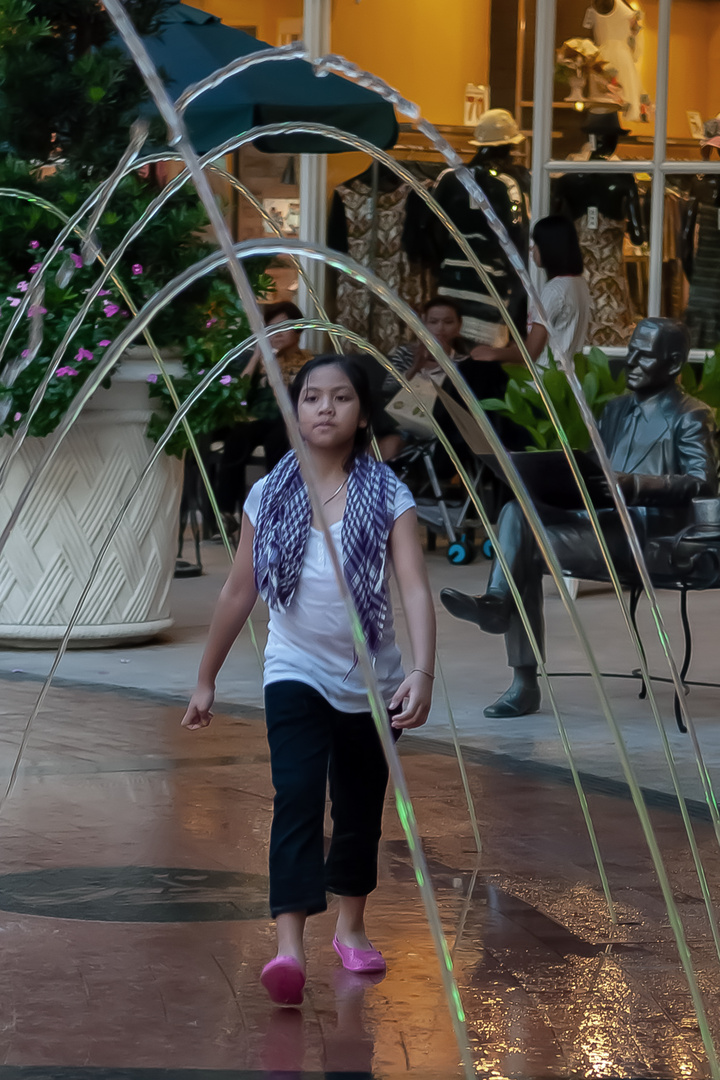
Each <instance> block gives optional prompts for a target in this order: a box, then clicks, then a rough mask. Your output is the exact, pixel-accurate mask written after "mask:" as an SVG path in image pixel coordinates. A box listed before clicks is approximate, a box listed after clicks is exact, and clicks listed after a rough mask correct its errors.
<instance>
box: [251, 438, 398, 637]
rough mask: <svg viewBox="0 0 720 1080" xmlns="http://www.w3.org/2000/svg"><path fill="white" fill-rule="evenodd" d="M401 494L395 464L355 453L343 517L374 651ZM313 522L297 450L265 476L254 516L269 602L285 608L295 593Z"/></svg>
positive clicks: (257, 566)
mask: <svg viewBox="0 0 720 1080" xmlns="http://www.w3.org/2000/svg"><path fill="white" fill-rule="evenodd" d="M396 492H397V477H396V476H395V474H394V473H393V471H392V469H390V468H389V467H388V466H387V465H383V464H382V463H380V462H378V461H375V460H374V459H373V458H371V457H368V456H367V455H366V454H362V455H360V456H359V457H357V458H356V459H355V462H354V464H353V467H352V469H351V472H350V476H349V478H348V490H347V501H346V504H345V514H344V516H343V520H342V532H341V538H342V553H343V572H344V574H345V580H346V582H347V585H348V588H349V590H350V595H351V596H352V598H353V603H354V604H355V608H356V610H357V613H358V615H359V617H360V624H361V626H362V628H363V633H364V634H365V639H366V641H367V644H368V649H369V650H370V653H371V654H372V655H373V656H375V655H376V654H377V651H378V648H379V646H380V641H381V638H382V632H383V627H384V625H385V618H386V616H387V610H388V594H387V587H386V584H385V565H386V558H387V542H388V537H389V536H390V530H391V529H392V526H393V520H394V517H393V515H394V509H395V497H396ZM311 521H312V509H311V506H310V498H309V496H308V491H307V487H306V486H305V481H304V480H303V478H302V475H301V473H300V466H299V465H298V461H297V458H296V456H295V452H294V451H292V450H291V451H290V453H289V454H286V455H285V457H284V458H283V459H282V461H281V462H280V463H279V464H278V465H276V466H275V468H274V469H273V471H272V472H271V473H270V475H269V476H268V478H267V480H266V481H265V483H264V485H263V489H262V493H261V496H260V506H259V509H258V515H257V519H256V522H255V537H254V540H253V563H254V570H255V584H256V585H257V589H258V592H259V593H260V595H261V596H262V598H263V600H264V601H265V602H266V604H267V605H268V607H270V608H275V609H279V610H281V611H282V610H284V609H285V608H287V606H288V605H289V604H290V602H291V600H292V598H293V596H294V594H295V589H296V588H297V583H298V579H299V577H300V571H301V569H302V564H303V558H304V555H305V546H306V544H307V540H308V536H309V534H310V522H311Z"/></svg>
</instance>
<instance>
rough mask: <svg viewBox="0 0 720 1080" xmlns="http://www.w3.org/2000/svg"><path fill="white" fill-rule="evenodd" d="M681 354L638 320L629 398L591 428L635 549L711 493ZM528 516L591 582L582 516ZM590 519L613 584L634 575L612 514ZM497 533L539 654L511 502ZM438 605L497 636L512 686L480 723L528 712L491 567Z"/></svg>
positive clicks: (536, 607)
mask: <svg viewBox="0 0 720 1080" xmlns="http://www.w3.org/2000/svg"><path fill="white" fill-rule="evenodd" d="M689 348H690V336H689V333H688V331H687V328H686V327H685V326H684V325H683V324H682V323H681V322H677V321H676V320H674V319H661V318H651V319H644V320H643V321H642V322H640V323H639V324H638V326H637V327H636V329H635V331H634V333H633V335H632V339H631V341H630V344H629V347H628V355H627V360H626V373H627V386H628V390H629V391H630V392H629V393H627V394H623V395H622V396H621V397H619V398H615V399H614V400H612V401H610V402H608V404H607V405H606V407H605V410H604V412H603V414H602V416H601V418H600V422H599V429H600V434H601V436H602V440H603V442H604V444H605V448H606V450H607V452H608V456H609V458H610V461H611V463H612V467H613V469H615V470H616V474H617V479H618V482H619V484H620V487H621V490H622V492H623V495H624V496H625V499H626V501H627V503H628V506H629V507H630V508H631V510H630V513H631V515H632V518H633V522H634V525H635V528H636V530H637V534H638V538H639V540H640V543H641V545H642V546H643V548H644V547H645V545H646V544H647V542H648V541H649V540H652V539H653V538H655V537H659V536H668V535H673V534H675V533H677V532H678V531H679V530H681V529H683V528H684V527H685V526H686V525H688V524H689V522H690V521H691V512H692V508H691V500H692V499H694V498H698V497H702V496H714V495H716V494H717V488H718V476H717V455H716V443H715V438H716V429H715V422H714V418H713V414H712V411H711V410H710V408H709V407H708V406H707V405H704V404H703V403H702V402H700V401H697V400H696V399H695V398H691V397H689V396H688V395H687V394H686V393H685V392H684V391H683V390H682V389H681V387H680V386H679V384H678V379H677V376H678V374H679V372H680V369H681V368H682V366H683V364H684V363H685V361H686V360H687V357H688V353H689ZM537 509H538V512H539V514H540V517H541V519H542V522H543V525H544V526H545V528H546V530H547V534H548V537H549V540H550V543H551V544H552V547H553V550H554V551H555V553H556V555H557V557H558V560H559V562H560V565H561V566H562V568H563V571H564V572H565V573H566V574H568V575H569V576H572V577H576V578H583V577H585V578H594V579H597V578H602V577H604V576H606V575H607V569H606V567H605V564H604V561H603V557H602V554H601V551H600V546H599V544H598V542H597V539H596V537H595V534H594V532H593V529H592V525H591V523H590V520H589V516H588V514H587V512H586V511H584V510H558V509H551V508H549V507H547V506H542V505H538V507H537ZM598 517H599V519H600V524H601V528H602V530H603V533H604V535H605V538H606V540H607V543H608V547H609V550H610V552H611V554H612V557H613V560H614V562H615V566H616V568H617V571H618V573H619V574H620V576H621V578H622V577H623V576H625V577H626V578H627V577H629V576H630V577H631V576H633V572H634V567H635V563H634V560H633V558H632V555H631V552H630V548H629V544H628V541H627V538H626V536H625V533H624V531H623V528H622V525H621V523H620V520H619V515H618V513H617V511H616V510H615V509H614V508H613V509H601V510H598ZM496 533H497V539H498V544H499V545H500V547H501V548H502V550H503V552H504V554H505V557H506V559H507V562H508V565H509V569H510V572H511V573H512V576H513V578H514V580H515V583H516V585H517V588H518V590H519V592H520V595H521V597H522V600H523V604H524V606H525V609H526V611H527V615H528V619H529V621H530V625H531V626H532V629H533V633H534V635H535V637H536V640H537V642H538V644H539V646H540V649H541V650H542V651H543V656H544V645H545V625H544V619H543V591H542V576H543V570H544V561H543V559H542V556H541V554H540V551H539V549H538V546H537V543H536V542H535V538H534V537H533V534H532V531H531V529H530V526H529V525H528V523H527V521H526V519H525V516H524V514H523V512H522V510H521V509H520V506H519V504H518V503H517V502H516V501H512V502H509V503H507V505H506V506H505V507H503V510H502V512H501V514H500V517H499V519H498V523H497V526H496ZM440 599H441V600H442V602H443V604H444V606H445V607H446V608H447V610H448V611H449V612H450V614H451V615H454V616H456V617H457V618H458V619H465V620H467V621H468V622H473V623H476V624H477V626H479V627H480V629H481V630H485V631H486V632H487V633H490V634H504V635H505V644H506V649H507V656H508V664H509V666H510V667H511V668H512V669H513V681H512V684H511V686H510V687H509V689H508V690H506V691H505V693H504V694H502V695H501V696H500V697H499V698H498V700H497V701H496V702H494V703H493V704H492V705H489V706H488V707H487V708H486V709H485V715H486V716H491V717H515V716H524V715H526V714H528V713H533V712H537V711H538V709H539V708H540V686H539V683H538V674H537V664H536V660H535V654H534V653H533V651H532V648H531V645H530V641H529V638H528V636H527V634H526V632H525V629H524V627H523V625H522V621H521V619H520V615H519V612H518V610H517V607H516V605H515V603H514V601H513V599H512V595H511V593H510V587H509V585H508V582H507V578H506V577H505V574H504V573H503V571H502V569H501V567H500V565H499V564H498V561H497V559H495V560H494V561H493V564H492V568H491V570H490V577H489V581H488V587H487V591H486V593H485V595H484V596H468V595H467V594H465V593H461V592H458V591H457V590H456V589H443V590H442V592H441V593H440Z"/></svg>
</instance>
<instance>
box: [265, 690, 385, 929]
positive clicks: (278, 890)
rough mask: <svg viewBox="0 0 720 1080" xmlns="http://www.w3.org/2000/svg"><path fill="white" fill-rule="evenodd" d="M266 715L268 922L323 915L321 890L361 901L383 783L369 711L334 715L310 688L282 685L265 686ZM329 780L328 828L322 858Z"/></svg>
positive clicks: (371, 866) (373, 874)
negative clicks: (296, 914)
mask: <svg viewBox="0 0 720 1080" xmlns="http://www.w3.org/2000/svg"><path fill="white" fill-rule="evenodd" d="M265 717H266V722H267V736H268V743H269V746H270V764H271V769H272V782H273V787H274V788H275V799H274V803H273V821H272V828H271V831H270V911H271V914H272V916H273V918H275V917H276V916H277V915H281V914H283V913H284V912H289V911H305V912H307V914H308V915H315V914H317V913H318V912H320V911H325V910H326V908H327V898H326V895H325V894H326V892H331V893H336V894H337V895H339V896H366V895H367V894H368V893H370V892H372V890H373V889H374V888H375V887H376V885H377V858H378V844H379V841H380V835H381V832H382V814H383V803H384V800H385V789H386V787H387V781H388V767H387V762H386V760H385V753H384V751H383V748H382V744H381V742H380V736H379V735H378V733H377V730H376V728H375V723H374V721H373V718H372V714H371V713H370V712H363V713H345V712H340V710H339V709H336V708H334V707H333V706H332V705H331V704H330V703H329V702H328V701H327V700H326V699H325V698H324V697H323V696H322V694H320V693H319V692H318V691H317V690H315V689H313V688H312V687H311V686H307V685H306V684H305V683H302V682H296V681H294V680H292V681H291V680H287V681H282V682H276V683H271V684H270V685H269V686H266V687H265ZM399 734H400V732H397V735H399ZM397 735H396V737H397ZM328 780H329V783H330V801H331V804H332V805H331V814H332V821H333V830H332V839H331V842H330V850H329V851H328V855H327V858H325V853H324V848H325V843H324V841H325V837H324V818H325V797H326V791H327V785H328Z"/></svg>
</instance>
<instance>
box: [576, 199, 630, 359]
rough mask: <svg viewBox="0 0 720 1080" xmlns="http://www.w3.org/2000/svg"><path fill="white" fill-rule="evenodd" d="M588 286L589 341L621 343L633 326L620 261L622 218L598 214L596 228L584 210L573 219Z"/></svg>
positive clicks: (617, 344)
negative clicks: (589, 307) (593, 227)
mask: <svg viewBox="0 0 720 1080" xmlns="http://www.w3.org/2000/svg"><path fill="white" fill-rule="evenodd" d="M575 228H576V229H577V234H578V240H579V241H580V248H581V250H582V256H583V262H584V264H585V278H586V280H587V283H588V288H589V289H590V297H591V309H590V326H589V328H588V333H587V340H588V343H589V344H590V345H600V346H603V345H608V346H617V347H622V346H623V345H627V343H628V341H629V340H630V338H631V336H632V332H633V330H634V329H635V320H634V318H633V313H632V306H631V303H630V290H629V288H628V281H627V275H626V273H625V264H624V262H623V241H624V239H625V222H624V221H615V220H614V219H613V218H608V217H605V216H604V215H603V214H600V213H599V214H598V225H597V228H596V229H590V228H589V227H588V219H587V214H583V216H582V217H580V218H578V219H577V220H576V221H575Z"/></svg>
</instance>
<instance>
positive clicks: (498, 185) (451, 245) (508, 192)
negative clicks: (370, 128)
mask: <svg viewBox="0 0 720 1080" xmlns="http://www.w3.org/2000/svg"><path fill="white" fill-rule="evenodd" d="M472 172H473V174H474V176H475V179H476V180H477V182H478V183H479V185H480V187H481V188H482V189H483V191H484V193H485V195H486V196H487V198H488V200H489V202H490V204H491V206H492V207H493V209H494V210H495V212H496V214H497V215H498V217H499V218H500V220H501V221H502V223H503V224H504V225H505V228H506V229H507V230H508V232H509V234H510V238H511V240H512V241H513V242H514V243H515V246H516V247H517V248H518V250H519V251H520V253H521V255H522V256H523V257H525V255H526V252H527V247H528V228H529V226H528V222H529V218H530V201H529V198H528V188H529V174H528V173H527V170H526V169H524V168H522V167H520V166H516V165H513V164H510V163H509V162H503V163H502V164H500V163H498V165H497V167H495V166H494V164H493V163H488V164H487V165H480V166H475V167H474V168H473V169H472ZM433 194H434V196H435V198H436V200H437V202H438V203H439V204H440V206H441V207H442V208H443V210H445V211H446V213H447V214H448V216H449V217H450V218H451V219H452V220H453V222H454V224H455V225H456V226H457V227H458V229H459V230H460V232H461V233H462V234H463V235H464V237H465V239H466V240H467V241H468V243H469V244H470V246H471V247H472V249H473V251H474V253H475V255H476V256H477V259H478V261H479V262H480V264H481V266H482V267H483V269H484V270H485V272H486V274H487V275H488V277H489V279H490V281H491V282H492V283H493V285H494V286H495V288H496V290H497V292H498V294H499V300H497V299H496V298H495V297H493V296H492V295H491V294H490V293H489V291H488V289H487V288H486V286H485V284H484V282H483V281H482V280H481V278H480V277H479V275H478V273H477V271H476V270H475V268H474V267H473V266H472V264H471V263H470V262H469V261H468V258H467V256H466V254H465V253H464V252H463V251H462V250H461V249H460V248H459V247H458V245H457V244H456V242H455V241H454V239H453V238H452V235H451V234H450V233H449V232H448V231H447V229H445V228H444V227H441V228H440V238H439V248H440V259H441V264H440V281H439V287H438V293H439V294H440V295H441V296H450V297H452V298H453V300H455V301H456V302H457V303H458V304H459V305H460V309H461V311H462V314H463V322H462V333H463V337H466V338H468V339H469V340H470V341H473V342H476V343H482V344H484V345H492V346H495V347H502V346H504V345H506V344H507V341H508V330H507V327H506V325H505V323H504V321H503V315H502V310H501V305H504V306H505V308H506V309H507V311H508V313H509V315H510V317H511V318H512V320H513V321H514V322H515V324H516V325H518V326H521V327H524V325H525V320H526V311H527V307H526V300H525V292H524V289H523V287H522V285H521V283H520V280H519V278H518V276H517V274H516V273H515V271H514V270H513V269H512V267H511V266H510V263H509V262H508V260H507V258H506V256H505V255H504V253H503V251H502V249H501V247H500V243H499V241H498V239H497V237H496V236H495V234H494V232H493V231H492V229H491V227H490V225H489V224H488V222H487V219H486V218H485V214H484V213H483V211H482V210H480V209H479V207H478V206H476V205H475V203H474V202H473V200H472V199H471V198H470V195H469V194H468V192H467V190H466V189H465V188H464V187H463V185H462V184H461V182H460V180H458V178H457V176H456V175H455V172H454V170H452V169H448V170H447V172H445V173H443V175H442V176H441V177H440V179H439V180H438V183H437V187H436V189H435V191H434V192H433Z"/></svg>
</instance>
